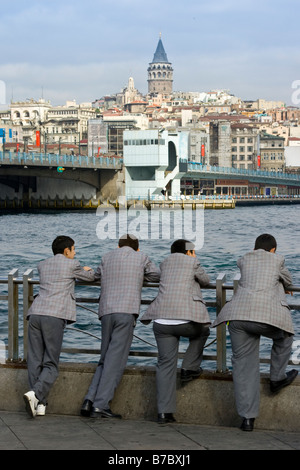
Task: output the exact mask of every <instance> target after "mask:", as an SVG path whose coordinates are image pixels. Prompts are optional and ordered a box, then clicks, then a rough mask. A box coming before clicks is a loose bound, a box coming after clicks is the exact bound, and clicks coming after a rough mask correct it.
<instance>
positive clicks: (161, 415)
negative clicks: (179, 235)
mask: <svg viewBox="0 0 300 470" xmlns="http://www.w3.org/2000/svg"><path fill="white" fill-rule="evenodd" d="M160 268H161V278H160V284H159V291H158V295H157V297H156V299H155V300H154V301H153V302H152V304H151V305H150V307H149V308H148V309H147V311H146V312H145V314H144V315H143V316H142V318H141V321H142V322H143V323H149V322H150V321H151V320H153V331H154V335H155V339H156V342H157V347H158V361H157V366H156V388H157V411H158V423H159V424H165V423H170V422H174V421H175V418H174V416H173V413H174V412H175V410H176V375H177V374H176V372H177V359H178V346H179V340H180V337H181V336H182V337H186V338H188V339H189V346H188V348H187V350H186V352H185V355H184V359H183V362H182V369H181V382H182V383H185V382H188V381H189V380H192V379H193V378H196V377H198V376H199V375H200V373H201V368H200V364H201V361H202V356H203V348H204V345H205V343H206V340H207V338H208V336H209V325H210V323H211V322H210V317H209V315H208V311H207V308H206V306H205V303H204V301H203V298H202V294H201V288H200V286H206V285H208V284H209V276H208V275H207V274H206V272H205V270H204V269H203V268H202V267H201V265H200V263H199V261H198V260H197V258H196V255H195V246H194V245H193V243H191V242H188V241H187V240H182V239H180V240H176V241H175V242H174V243H173V244H172V246H171V254H170V255H169V256H168V257H167V258H166V259H165V260H164V261H163V262H162V263H161V265H160Z"/></svg>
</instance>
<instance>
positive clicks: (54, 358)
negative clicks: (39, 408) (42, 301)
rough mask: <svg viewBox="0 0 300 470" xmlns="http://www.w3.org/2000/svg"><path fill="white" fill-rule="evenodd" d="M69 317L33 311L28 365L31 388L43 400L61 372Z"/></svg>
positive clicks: (45, 401) (29, 336)
mask: <svg viewBox="0 0 300 470" xmlns="http://www.w3.org/2000/svg"><path fill="white" fill-rule="evenodd" d="M65 325H66V320H63V319H61V318H56V317H50V316H46V315H30V317H29V324H28V353H27V368H28V382H29V387H30V390H33V391H34V393H35V396H36V397H37V398H38V400H39V401H40V403H43V404H44V405H46V404H47V397H48V394H49V392H50V389H51V387H52V385H53V384H54V382H55V380H56V378H57V376H58V362H59V356H60V352H61V346H62V341H63V336H64V328H65Z"/></svg>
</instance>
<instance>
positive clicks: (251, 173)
mask: <svg viewBox="0 0 300 470" xmlns="http://www.w3.org/2000/svg"><path fill="white" fill-rule="evenodd" d="M179 171H180V172H183V173H184V177H189V178H195V177H198V178H205V179H224V178H226V179H239V180H241V179H244V180H247V181H249V182H251V183H265V184H271V185H274V186H276V185H287V186H297V187H300V174H292V173H283V172H275V171H274V172H269V171H263V170H243V169H238V168H231V167H229V168H225V167H218V166H212V165H202V164H200V163H194V162H188V161H185V160H180V162H179Z"/></svg>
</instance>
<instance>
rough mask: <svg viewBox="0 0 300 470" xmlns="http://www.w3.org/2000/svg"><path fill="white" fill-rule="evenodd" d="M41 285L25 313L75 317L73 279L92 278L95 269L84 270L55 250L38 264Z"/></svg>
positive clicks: (71, 318)
mask: <svg viewBox="0 0 300 470" xmlns="http://www.w3.org/2000/svg"><path fill="white" fill-rule="evenodd" d="M37 269H38V273H39V277H40V289H39V293H38V295H37V297H36V298H35V299H34V301H33V303H32V305H31V307H30V309H29V310H28V315H27V317H29V316H30V315H49V316H51V317H57V318H62V319H65V320H67V321H68V323H72V322H75V321H76V302H75V293H74V290H75V279H79V280H82V281H93V280H94V275H95V273H94V271H93V270H90V271H85V270H84V269H83V267H82V266H80V263H79V261H77V260H75V259H69V258H66V257H65V256H64V255H62V254H57V255H55V256H53V257H52V258H48V259H46V260H44V261H41V262H40V263H39V264H38V267H37Z"/></svg>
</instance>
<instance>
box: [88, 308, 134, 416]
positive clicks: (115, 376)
mask: <svg viewBox="0 0 300 470" xmlns="http://www.w3.org/2000/svg"><path fill="white" fill-rule="evenodd" d="M101 325H102V326H101V330H102V343H101V356H100V361H99V363H98V366H97V369H96V371H95V374H94V377H93V379H92V382H91V385H90V387H89V390H88V392H87V394H86V396H85V399H86V400H90V401H92V402H93V407H94V408H99V409H101V410H106V409H108V408H109V407H110V401H111V400H112V399H113V397H114V393H115V390H116V388H117V386H118V384H119V382H120V380H121V378H122V375H123V372H124V369H125V367H126V364H127V359H128V355H129V351H130V346H131V343H132V338H133V331H134V326H135V315H132V314H128V313H111V314H109V315H104V316H103V317H102V318H101Z"/></svg>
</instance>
